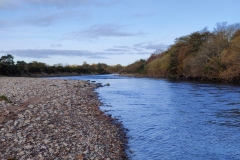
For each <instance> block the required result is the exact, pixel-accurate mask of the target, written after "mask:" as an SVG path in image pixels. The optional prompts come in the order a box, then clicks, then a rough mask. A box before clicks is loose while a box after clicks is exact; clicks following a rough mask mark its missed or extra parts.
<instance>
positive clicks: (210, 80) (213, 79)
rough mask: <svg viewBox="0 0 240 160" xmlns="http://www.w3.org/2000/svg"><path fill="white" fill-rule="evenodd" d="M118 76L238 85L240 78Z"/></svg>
mask: <svg viewBox="0 0 240 160" xmlns="http://www.w3.org/2000/svg"><path fill="white" fill-rule="evenodd" d="M119 76H125V77H132V78H166V79H172V80H182V81H198V82H211V83H214V82H217V83H229V84H240V77H235V78H232V79H221V78H208V77H185V76H148V75H144V74H130V73H129V74H125V73H124V74H119Z"/></svg>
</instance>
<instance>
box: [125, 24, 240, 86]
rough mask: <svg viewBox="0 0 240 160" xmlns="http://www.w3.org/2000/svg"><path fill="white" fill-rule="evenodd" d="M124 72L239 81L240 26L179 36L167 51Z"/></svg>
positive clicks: (223, 27)
mask: <svg viewBox="0 0 240 160" xmlns="http://www.w3.org/2000/svg"><path fill="white" fill-rule="evenodd" d="M123 73H131V74H140V75H143V76H150V77H173V78H180V79H198V80H211V81H230V82H240V24H239V23H237V24H232V25H227V23H218V24H217V25H216V27H215V28H214V30H213V31H212V32H210V31H208V30H207V29H204V30H202V31H199V32H194V33H191V34H189V35H186V36H182V37H179V38H177V39H176V40H175V43H174V44H173V45H172V46H170V47H169V49H167V50H166V51H163V52H161V53H157V54H152V55H151V56H150V57H149V58H148V59H147V60H139V61H136V62H134V63H133V64H130V65H128V66H127V67H125V69H124V70H123Z"/></svg>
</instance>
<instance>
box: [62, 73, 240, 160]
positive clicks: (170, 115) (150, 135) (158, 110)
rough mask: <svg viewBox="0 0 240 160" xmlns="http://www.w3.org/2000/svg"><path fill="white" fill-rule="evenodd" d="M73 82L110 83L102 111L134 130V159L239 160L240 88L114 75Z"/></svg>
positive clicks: (103, 95) (131, 133)
mask: <svg viewBox="0 0 240 160" xmlns="http://www.w3.org/2000/svg"><path fill="white" fill-rule="evenodd" d="M65 78H66V77H65ZM68 78H69V77H68ZM71 78H72V79H89V80H95V81H96V82H100V83H103V84H106V83H110V86H109V87H103V88H99V89H98V90H97V92H99V96H100V97H101V99H102V102H103V103H104V105H103V106H102V107H101V108H102V109H103V110H107V111H108V113H110V114H112V115H113V116H114V117H118V119H119V120H120V121H122V123H123V125H124V126H125V127H126V128H127V129H129V131H128V135H129V137H130V139H129V146H130V149H131V150H132V151H133V153H132V154H130V156H131V158H132V159H134V160H135V159H136V160H139V159H151V160H154V159H156V160H159V159H169V160H174V159H189V160H190V159H240V146H239V144H240V138H239V136H240V132H239V129H240V87H239V86H231V85H223V84H210V83H209V84H206V83H196V82H180V81H172V80H162V79H147V78H142V79H137V78H126V77H119V76H113V75H101V76H99V75H98V76H82V77H71Z"/></svg>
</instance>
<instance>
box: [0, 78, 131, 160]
mask: <svg viewBox="0 0 240 160" xmlns="http://www.w3.org/2000/svg"><path fill="white" fill-rule="evenodd" d="M97 87H98V86H97V85H96V84H93V83H90V82H88V81H78V80H61V79H46V78H23V77H0V95H4V96H6V97H7V98H8V99H9V100H11V101H12V103H7V102H5V101H0V159H9V158H14V159H43V160H45V159H76V160H82V159H107V160H111V159H116V160H122V159H128V157H127V156H126V152H125V147H126V143H127V140H126V139H124V138H122V137H125V133H124V132H122V131H121V129H120V128H119V126H118V125H116V123H115V121H114V120H113V119H112V118H110V117H108V116H106V115H105V114H104V113H103V112H102V111H100V109H99V106H100V104H101V103H100V102H99V100H98V98H97V93H95V92H94V90H95V89H96V88H97ZM113 146H114V147H113Z"/></svg>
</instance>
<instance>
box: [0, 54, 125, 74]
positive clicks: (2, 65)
mask: <svg viewBox="0 0 240 160" xmlns="http://www.w3.org/2000/svg"><path fill="white" fill-rule="evenodd" d="M122 69H123V66H121V65H120V64H118V65H114V66H109V65H107V64H104V63H98V64H91V65H90V64H87V63H86V62H84V63H83V64H82V65H63V64H55V65H52V66H51V65H47V64H45V63H42V62H37V61H33V62H30V63H26V62H24V61H17V62H16V63H15V62H14V57H13V56H12V55H11V54H8V55H4V56H2V57H1V58H0V75H2V76H50V75H53V76H62V75H80V74H107V73H119V72H121V70H122Z"/></svg>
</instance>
